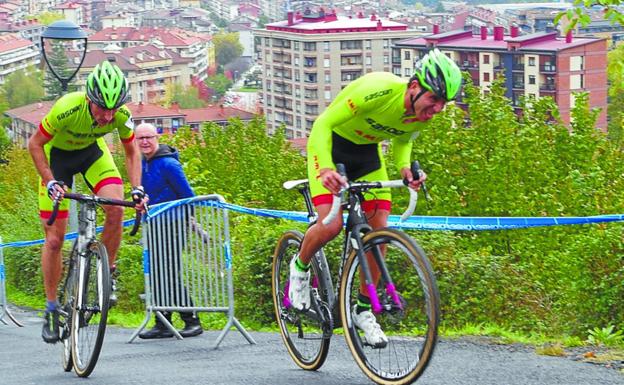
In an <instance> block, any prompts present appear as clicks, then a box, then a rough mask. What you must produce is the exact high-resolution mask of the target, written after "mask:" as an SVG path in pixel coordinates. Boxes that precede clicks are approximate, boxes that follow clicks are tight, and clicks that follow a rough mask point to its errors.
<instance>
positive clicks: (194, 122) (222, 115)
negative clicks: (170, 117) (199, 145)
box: [179, 105, 255, 130]
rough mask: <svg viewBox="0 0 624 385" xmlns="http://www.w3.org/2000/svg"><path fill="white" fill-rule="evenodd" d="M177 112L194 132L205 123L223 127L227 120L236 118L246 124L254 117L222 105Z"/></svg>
mask: <svg viewBox="0 0 624 385" xmlns="http://www.w3.org/2000/svg"><path fill="white" fill-rule="evenodd" d="M179 111H180V112H181V113H183V114H184V115H185V116H186V125H188V126H190V127H191V128H192V129H195V130H196V129H199V128H200V127H201V126H202V124H204V123H205V122H213V123H217V124H219V125H221V126H225V125H226V124H227V121H228V119H232V118H238V119H240V120H242V121H244V122H246V121H250V120H252V119H253V118H254V117H255V115H254V114H252V113H250V112H247V111H243V110H239V109H238V108H233V107H224V106H223V105H219V106H208V107H203V108H191V109H180V110H179Z"/></svg>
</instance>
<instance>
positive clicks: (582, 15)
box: [554, 0, 624, 31]
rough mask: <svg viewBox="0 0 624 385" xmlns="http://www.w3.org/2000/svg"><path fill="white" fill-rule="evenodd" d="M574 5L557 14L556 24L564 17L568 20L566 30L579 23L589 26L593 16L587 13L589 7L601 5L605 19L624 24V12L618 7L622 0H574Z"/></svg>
mask: <svg viewBox="0 0 624 385" xmlns="http://www.w3.org/2000/svg"><path fill="white" fill-rule="evenodd" d="M573 4H574V7H573V8H570V9H568V10H567V11H562V12H559V13H558V14H557V16H555V19H554V22H555V25H557V24H559V23H560V22H561V20H562V19H563V18H566V19H567V20H568V24H567V25H566V26H565V30H566V31H569V30H571V29H574V27H576V25H577V24H578V23H581V25H582V26H587V25H588V24H589V23H591V17H590V16H589V14H588V13H587V11H586V10H587V9H588V8H595V7H599V8H600V9H601V10H602V12H603V17H604V19H605V20H609V21H610V22H611V24H615V23H619V24H621V25H623V26H624V14H623V13H622V12H621V10H620V9H618V6H620V5H622V4H623V1H622V0H574V3H573Z"/></svg>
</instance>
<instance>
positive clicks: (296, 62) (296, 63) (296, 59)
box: [295, 57, 299, 66]
mask: <svg viewBox="0 0 624 385" xmlns="http://www.w3.org/2000/svg"><path fill="white" fill-rule="evenodd" d="M295 65H296V66H298V65H299V58H298V57H296V58H295Z"/></svg>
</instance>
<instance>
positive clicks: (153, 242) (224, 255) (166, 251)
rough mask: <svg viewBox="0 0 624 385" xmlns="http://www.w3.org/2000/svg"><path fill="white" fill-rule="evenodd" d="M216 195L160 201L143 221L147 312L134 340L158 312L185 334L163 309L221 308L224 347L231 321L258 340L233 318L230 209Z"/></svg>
mask: <svg viewBox="0 0 624 385" xmlns="http://www.w3.org/2000/svg"><path fill="white" fill-rule="evenodd" d="M211 202H212V203H216V202H224V199H223V197H221V196H220V195H217V194H213V195H205V196H199V197H195V198H192V199H184V200H180V201H175V202H167V203H165V204H161V205H156V206H154V208H153V209H151V210H150V213H149V214H148V215H147V216H146V220H145V223H144V226H143V248H144V249H143V270H144V277H145V307H146V315H145V319H144V320H143V323H142V324H141V325H140V326H139V328H138V330H136V331H135V332H134V333H133V334H132V336H131V337H130V340H129V341H128V342H129V343H131V342H132V341H133V340H134V339H135V338H136V337H137V336H138V334H139V333H140V332H141V331H142V330H143V329H144V328H145V326H146V325H147V323H148V322H149V320H150V318H151V315H152V314H155V316H156V317H158V318H159V319H160V320H161V321H162V322H163V324H165V326H167V328H169V330H171V331H172V332H173V333H174V335H175V336H176V338H178V339H182V336H180V334H179V333H178V331H177V330H176V329H175V328H174V327H173V326H172V325H171V323H170V322H169V321H168V320H167V319H166V318H165V316H164V315H163V314H162V312H177V311H184V312H221V313H225V314H226V315H227V324H226V325H225V327H224V328H223V330H222V331H221V333H220V335H219V336H218V337H217V340H216V342H215V346H214V347H215V348H217V347H218V346H219V344H220V343H221V341H222V340H223V339H224V338H225V335H226V334H227V333H228V332H229V330H230V328H231V327H232V326H235V327H236V328H237V329H238V331H239V332H240V333H241V334H243V336H244V337H245V338H246V339H247V341H248V342H249V343H250V344H255V343H256V342H255V341H254V339H253V338H252V337H251V335H249V334H248V333H247V331H246V330H245V328H244V327H243V326H242V325H241V324H240V322H239V321H238V320H237V319H236V318H235V317H234V285H233V280H232V256H231V253H230V233H229V220H228V210H227V209H224V208H222V207H215V205H212V204H211Z"/></svg>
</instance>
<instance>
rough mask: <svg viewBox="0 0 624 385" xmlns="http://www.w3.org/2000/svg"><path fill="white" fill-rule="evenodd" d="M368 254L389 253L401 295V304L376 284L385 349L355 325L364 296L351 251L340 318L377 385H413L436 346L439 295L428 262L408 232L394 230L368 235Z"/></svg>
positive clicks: (359, 360) (352, 346) (361, 364)
mask: <svg viewBox="0 0 624 385" xmlns="http://www.w3.org/2000/svg"><path fill="white" fill-rule="evenodd" d="M363 244H364V251H365V252H370V251H371V250H373V248H375V247H378V248H381V249H382V250H385V262H386V264H387V267H388V271H389V272H390V274H391V277H392V280H393V281H394V285H395V287H396V291H397V292H398V293H399V297H400V302H401V306H397V305H395V304H394V302H393V300H392V299H391V298H390V296H389V295H388V294H386V289H385V284H384V283H383V282H381V281H382V280H381V279H380V282H379V284H378V285H377V294H378V296H379V299H380V303H381V305H382V308H383V310H382V311H381V313H380V314H376V318H377V322H378V323H379V325H380V326H381V329H382V330H383V331H384V332H385V334H386V336H387V337H388V344H387V345H386V346H385V347H383V348H374V347H372V346H370V345H367V344H365V342H364V340H363V338H362V335H363V332H362V331H361V330H359V329H358V328H357V327H356V326H355V325H354V323H353V317H352V311H353V309H354V307H355V305H356V303H357V298H358V294H359V292H360V273H359V272H360V269H359V262H358V258H357V256H356V254H355V253H354V252H351V255H350V256H349V258H348V260H347V262H346V265H345V270H344V272H343V274H342V277H341V289H340V316H341V318H342V324H343V327H344V328H345V339H346V341H347V345H348V346H349V349H350V350H351V353H352V354H353V357H354V358H355V361H356V362H357V364H358V366H359V367H360V368H361V369H362V371H364V373H365V374H366V375H367V376H368V377H369V378H370V379H371V380H373V381H375V382H376V383H378V384H392V385H397V384H400V385H403V384H410V383H412V382H414V381H415V380H416V379H418V377H420V375H421V374H422V373H423V372H424V371H425V369H426V367H427V365H428V363H429V360H430V359H431V357H432V355H433V351H434V348H435V345H436V342H437V335H438V323H439V319H440V295H439V293H438V288H437V284H436V281H435V276H434V274H433V271H432V269H431V265H430V263H429V260H428V259H427V257H426V256H425V253H424V252H423V250H422V249H421V248H420V247H419V246H418V245H417V244H416V242H414V240H413V239H411V238H410V237H409V236H407V235H406V234H405V233H403V232H401V231H397V230H393V229H380V230H376V231H372V232H370V233H368V234H366V235H365V236H364V237H363Z"/></svg>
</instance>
